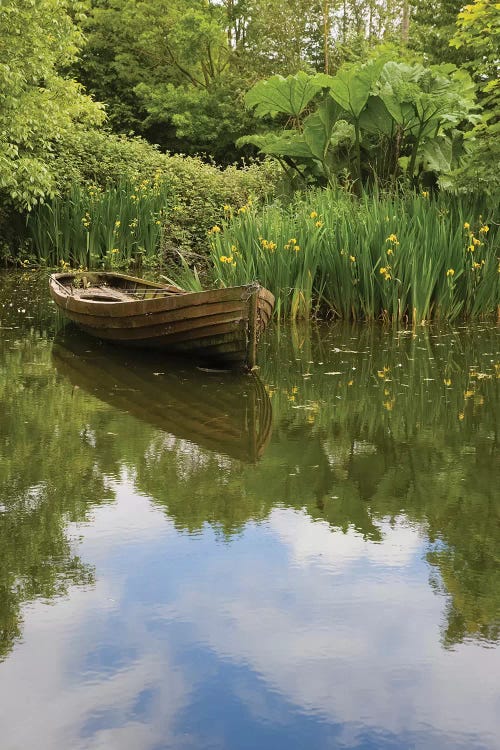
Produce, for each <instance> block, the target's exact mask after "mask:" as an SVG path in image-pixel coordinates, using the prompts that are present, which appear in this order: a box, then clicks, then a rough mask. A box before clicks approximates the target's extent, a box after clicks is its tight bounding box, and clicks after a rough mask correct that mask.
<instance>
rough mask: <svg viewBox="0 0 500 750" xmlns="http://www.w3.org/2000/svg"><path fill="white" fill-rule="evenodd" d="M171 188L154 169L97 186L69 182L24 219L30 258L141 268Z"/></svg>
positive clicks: (155, 240) (156, 240) (152, 251)
mask: <svg viewBox="0 0 500 750" xmlns="http://www.w3.org/2000/svg"><path fill="white" fill-rule="evenodd" d="M171 203H172V192H171V189H170V188H169V187H168V186H167V185H166V183H165V182H164V181H163V179H162V174H161V173H160V172H157V173H156V174H155V175H154V177H153V178H152V179H151V180H143V181H142V182H140V183H139V184H136V185H134V184H132V183H130V182H122V183H120V184H118V185H116V186H114V187H109V188H108V189H106V190H102V189H101V188H99V187H97V186H90V187H88V188H85V187H81V186H79V185H76V184H75V185H73V186H72V187H71V189H70V191H69V193H68V195H66V196H64V197H57V198H54V199H53V200H52V201H51V202H49V203H46V204H44V205H42V206H39V207H38V208H37V209H36V210H35V211H33V213H32V214H31V215H30V216H29V219H28V231H29V235H30V237H31V241H32V245H33V253H34V256H35V258H36V259H37V260H38V261H39V262H41V263H44V264H46V265H48V266H51V267H54V266H59V267H67V266H72V267H75V266H81V267H86V268H127V267H129V266H132V265H134V266H137V267H141V266H142V265H143V264H148V263H152V262H153V261H154V260H156V259H157V255H158V247H159V244H160V238H161V232H162V226H163V225H164V223H165V218H166V213H167V210H168V208H169V206H170V205H171Z"/></svg>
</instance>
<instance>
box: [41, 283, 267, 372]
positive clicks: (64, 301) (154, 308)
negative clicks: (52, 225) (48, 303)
mask: <svg viewBox="0 0 500 750" xmlns="http://www.w3.org/2000/svg"><path fill="white" fill-rule="evenodd" d="M49 288H50V294H51V296H52V298H53V300H54V301H55V303H56V305H57V306H58V307H59V308H60V309H61V310H62V311H63V312H64V313H65V315H66V316H67V317H68V318H70V320H72V321H73V322H75V323H77V324H78V325H79V326H80V328H82V329H83V330H84V331H86V332H87V333H89V334H91V335H92V336H96V337H98V338H100V339H104V340H107V341H113V342H119V343H122V344H127V345H134V346H141V347H147V348H160V349H163V350H165V351H168V352H172V353H174V354H181V355H189V356H195V357H197V358H199V359H203V360H208V361H212V362H220V363H223V364H224V365H226V366H236V367H238V366H243V367H246V368H248V369H252V367H254V366H255V364H256V350H257V342H258V339H259V336H260V334H261V333H262V331H263V330H264V329H265V327H266V326H267V324H268V322H269V320H270V318H271V315H272V311H273V306H274V297H273V295H272V294H271V292H269V291H267V289H264V288H263V287H261V286H260V284H258V283H253V284H247V285H246V286H235V287H228V288H225V289H213V290H208V291H203V292H186V291H185V290H183V289H180V288H179V287H175V286H169V285H166V284H157V283H154V282H151V281H145V280H144V279H137V278H135V277H133V276H125V275H124V274H120V273H104V272H103V273H96V272H72V273H54V274H52V275H51V276H50V280H49Z"/></svg>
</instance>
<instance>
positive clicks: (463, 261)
mask: <svg viewBox="0 0 500 750" xmlns="http://www.w3.org/2000/svg"><path fill="white" fill-rule="evenodd" d="M209 235H210V254H211V261H212V267H213V268H212V273H213V281H214V283H216V284H222V285H224V286H230V285H234V284H243V283H247V282H249V281H251V280H253V279H258V280H259V281H260V282H261V283H262V284H263V285H264V286H266V287H267V288H268V289H270V290H271V291H272V292H273V294H274V295H275V297H276V314H277V316H278V317H283V318H292V319H300V318H307V317H310V316H311V315H314V314H320V315H324V316H327V317H335V318H340V319H345V320H347V319H351V320H375V319H380V318H381V319H385V320H387V321H393V322H402V323H412V324H413V325H416V324H419V323H421V322H424V321H429V320H431V319H436V320H437V319H441V320H448V321H452V320H455V319H457V317H459V316H463V317H465V318H477V317H480V316H488V315H498V311H499V305H500V283H499V279H500V275H499V259H498V237H499V236H500V233H499V232H498V227H497V225H496V224H494V223H493V222H492V221H491V217H481V216H480V215H479V209H478V208H477V207H475V206H474V205H473V204H472V203H466V202H465V201H463V200H460V199H458V198H453V197H450V196H440V197H438V198H435V199H433V198H430V196H429V195H428V194H427V193H423V194H421V195H409V196H392V197H381V196H371V197H369V196H364V197H363V198H361V199H359V200H358V199H356V198H354V197H351V196H348V195H346V194H345V193H340V192H337V193H335V192H333V191H331V190H323V191H315V192H312V193H309V194H307V195H305V196H304V195H302V196H301V197H299V198H297V199H296V200H295V201H294V202H292V204H291V205H289V206H288V207H286V208H283V207H282V206H280V205H277V204H272V205H268V206H265V207H264V208H261V209H256V208H255V207H254V206H252V205H246V206H242V207H240V208H239V209H238V210H237V211H236V212H233V210H232V209H230V208H229V207H226V218H225V221H224V222H222V223H221V225H220V226H214V227H213V228H212V229H211V230H210V232H209Z"/></svg>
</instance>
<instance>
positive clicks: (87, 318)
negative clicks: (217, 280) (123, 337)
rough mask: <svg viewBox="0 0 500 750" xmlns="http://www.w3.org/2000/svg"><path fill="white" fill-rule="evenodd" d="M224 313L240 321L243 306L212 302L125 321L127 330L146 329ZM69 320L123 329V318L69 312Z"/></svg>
mask: <svg viewBox="0 0 500 750" xmlns="http://www.w3.org/2000/svg"><path fill="white" fill-rule="evenodd" d="M221 313H225V314H228V315H232V316H233V318H235V319H241V318H242V317H243V316H244V314H245V308H244V304H243V303H242V302H241V300H237V301H234V302H233V301H229V302H212V303H210V304H209V305H206V306H205V305H203V306H201V305H197V306H196V307H183V308H182V309H180V310H179V309H177V308H175V309H174V310H163V311H161V312H156V313H148V314H147V315H131V316H130V317H128V318H127V319H126V323H127V326H126V327H127V330H128V328H147V327H151V326H153V325H169V324H173V323H176V322H178V321H186V320H193V321H194V320H196V319H198V318H202V317H203V318H210V317H211V316H212V315H217V314H221ZM71 319H72V320H73V321H74V322H75V323H79V324H81V325H85V326H92V327H94V328H124V320H123V318H111V317H104V316H103V315H99V316H98V315H88V314H86V313H78V312H74V311H73V310H72V311H71Z"/></svg>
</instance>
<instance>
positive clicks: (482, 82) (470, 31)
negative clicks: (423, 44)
mask: <svg viewBox="0 0 500 750" xmlns="http://www.w3.org/2000/svg"><path fill="white" fill-rule="evenodd" d="M450 44H451V45H452V46H453V47H455V48H456V49H457V50H458V51H459V52H460V53H462V52H463V51H464V50H466V51H467V52H468V54H469V60H468V62H467V63H466V67H467V68H468V69H469V71H470V72H471V74H472V76H473V78H474V80H475V82H476V85H477V87H478V90H479V95H480V102H481V104H482V106H483V119H482V122H480V123H479V124H478V125H477V126H476V127H475V128H474V129H473V130H472V131H471V133H470V134H469V142H470V145H471V158H470V161H469V162H468V164H467V165H466V167H465V168H464V169H462V170H461V171H460V172H459V173H458V175H457V183H458V185H459V186H461V187H465V188H467V189H469V190H470V189H472V190H477V189H478V188H479V189H480V190H483V191H486V192H487V193H489V194H490V195H492V196H494V197H495V199H496V200H498V190H499V189H500V175H499V172H498V163H499V162H500V138H499V136H500V60H499V54H498V50H499V49H500V10H499V5H498V2H495V1H494V0H474V1H473V2H472V3H470V4H469V5H466V6H465V7H464V8H463V10H462V11H461V12H460V13H459V15H458V19H457V31H456V34H455V36H454V37H453V39H452V40H451V42H450Z"/></svg>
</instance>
